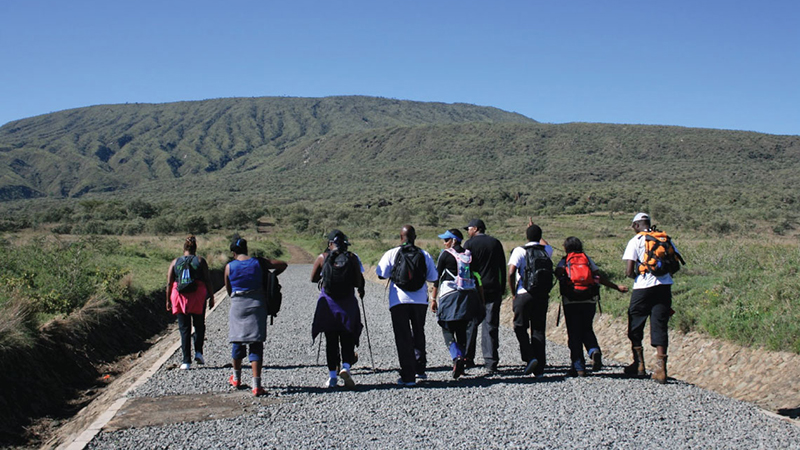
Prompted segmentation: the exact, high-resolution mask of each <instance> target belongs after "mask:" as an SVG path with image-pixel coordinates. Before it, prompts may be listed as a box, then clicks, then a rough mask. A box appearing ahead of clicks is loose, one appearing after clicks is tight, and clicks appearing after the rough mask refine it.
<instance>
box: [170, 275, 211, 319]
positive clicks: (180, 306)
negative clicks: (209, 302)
mask: <svg viewBox="0 0 800 450" xmlns="http://www.w3.org/2000/svg"><path fill="white" fill-rule="evenodd" d="M207 294H208V292H207V290H206V284H205V283H203V282H200V281H198V282H197V289H195V290H194V292H186V293H181V292H178V283H177V282H175V283H172V294H171V295H170V301H172V314H203V311H204V309H205V305H206V297H207V296H208V295H207Z"/></svg>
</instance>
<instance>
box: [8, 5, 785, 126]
mask: <svg viewBox="0 0 800 450" xmlns="http://www.w3.org/2000/svg"><path fill="white" fill-rule="evenodd" d="M0 64H1V65H0V124H4V123H6V122H9V121H12V120H16V119H21V118H24V117H30V116H34V115H39V114H45V113H48V112H53V111H59V110H63V109H69V108H76V107H81V106H89V105H97V104H109V103H125V102H131V103H133V102H142V103H162V102H173V101H180V100H202V99H208V98H219V97H260V96H293V97H322V96H330V95H370V96H381V97H390V98H397V99H406V100H419V101H439V102H447V103H454V102H464V103H473V104H477V105H485V106H494V107H497V108H501V109H504V110H508V111H515V112H518V113H521V114H524V115H526V116H528V117H531V118H533V119H536V120H539V121H541V122H548V123H563V122H603V123H641V124H661V125H680V126H689V127H705V128H723V129H736V130H750V131H759V132H765V133H773V134H794V135H800V1H797V0H781V1H772V0H762V1H758V2H756V1H741V0H729V1H719V0H709V1H705V0H701V1H697V0H693V1H684V0H672V1H661V2H652V1H642V0H636V1H609V2H603V1H597V0H591V1H563V2H560V1H533V0H527V1H526V0H519V1H503V0H495V1H492V2H489V1H471V0H461V1H436V0H428V1H391V2H389V1H380V0H372V1H361V0H359V1H347V0H344V1H305V0H293V1H287V0H283V1H272V0H248V1H244V0H229V1H207V0H196V1H191V2H189V1H172V0H161V1H157V2H156V1H151V0H137V1H125V0H120V1H116V0H103V1H84V0H72V1H58V0H50V1H40V0H2V1H1V2H0Z"/></svg>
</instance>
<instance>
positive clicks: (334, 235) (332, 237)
mask: <svg viewBox="0 0 800 450" xmlns="http://www.w3.org/2000/svg"><path fill="white" fill-rule="evenodd" d="M328 242H334V243H336V244H345V245H349V244H350V243H349V242H347V236H345V234H344V233H342V232H341V231H340V230H337V229H333V230H331V232H330V233H328Z"/></svg>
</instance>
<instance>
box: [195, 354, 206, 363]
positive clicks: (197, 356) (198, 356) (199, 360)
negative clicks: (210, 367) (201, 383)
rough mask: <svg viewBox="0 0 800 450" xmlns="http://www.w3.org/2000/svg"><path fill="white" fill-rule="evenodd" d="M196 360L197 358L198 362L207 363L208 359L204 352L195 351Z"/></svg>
mask: <svg viewBox="0 0 800 450" xmlns="http://www.w3.org/2000/svg"><path fill="white" fill-rule="evenodd" d="M194 360H195V362H197V364H205V363H206V359H205V358H203V354H202V353H195V354H194Z"/></svg>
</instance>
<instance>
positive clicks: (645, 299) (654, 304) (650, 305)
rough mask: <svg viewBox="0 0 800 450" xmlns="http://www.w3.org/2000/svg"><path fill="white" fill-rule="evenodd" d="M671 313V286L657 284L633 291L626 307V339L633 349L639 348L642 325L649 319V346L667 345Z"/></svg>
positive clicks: (642, 335) (642, 333)
mask: <svg viewBox="0 0 800 450" xmlns="http://www.w3.org/2000/svg"><path fill="white" fill-rule="evenodd" d="M671 313H672V285H671V284H659V285H658V286H653V287H650V288H647V289H634V290H633V292H632V293H631V304H630V306H629V307H628V339H630V340H631V344H632V345H633V346H634V347H641V345H642V340H643V339H644V325H645V323H647V317H648V316H649V317H650V345H652V346H653V347H657V346H664V347H667V346H668V344H669V337H668V335H667V325H668V324H669V317H670V315H671Z"/></svg>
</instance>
